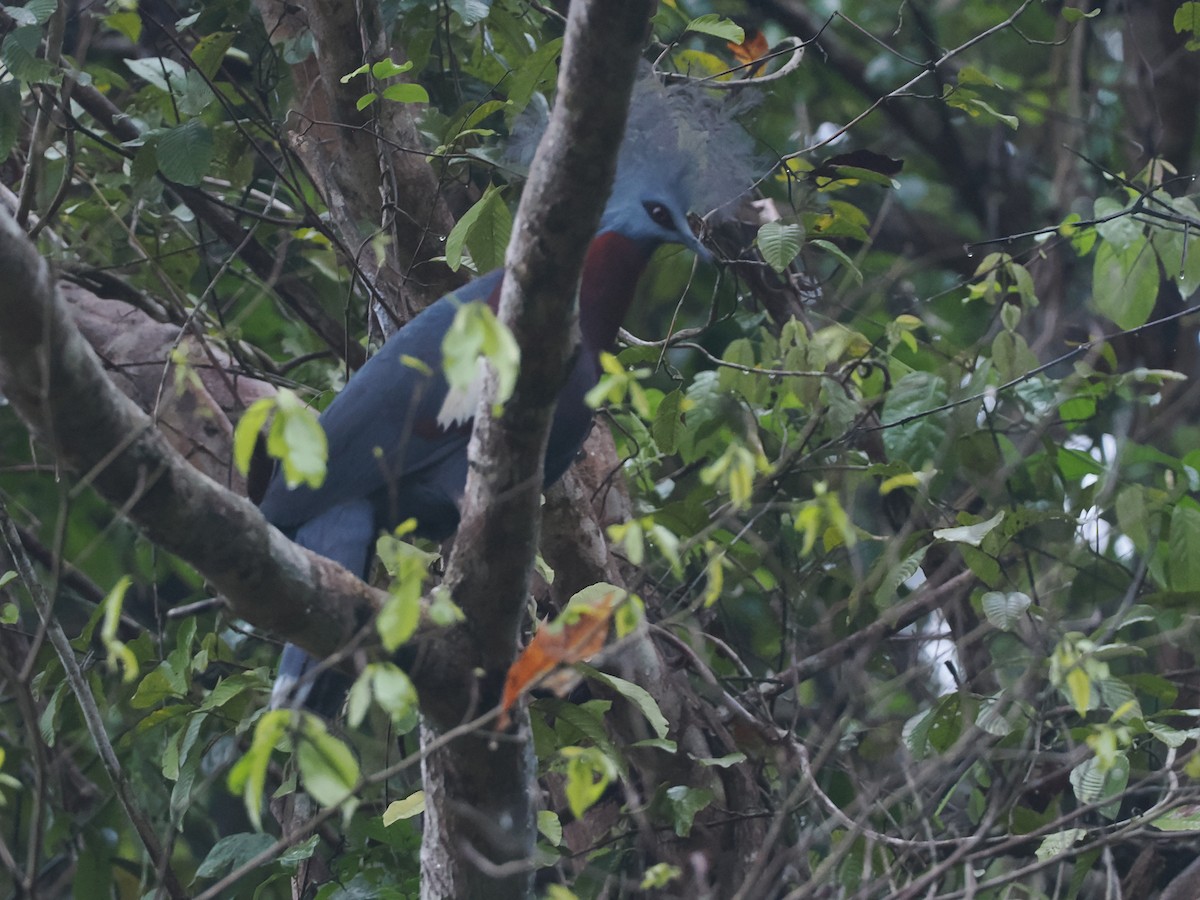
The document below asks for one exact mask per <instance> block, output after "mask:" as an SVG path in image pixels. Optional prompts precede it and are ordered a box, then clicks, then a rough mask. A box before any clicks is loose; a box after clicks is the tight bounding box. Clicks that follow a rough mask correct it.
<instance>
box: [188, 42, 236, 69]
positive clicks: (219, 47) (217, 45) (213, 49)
mask: <svg viewBox="0 0 1200 900" xmlns="http://www.w3.org/2000/svg"><path fill="white" fill-rule="evenodd" d="M236 37H237V34H236V33H235V32H232V31H216V32H213V33H212V34H207V35H205V36H204V37H202V38H201V39H200V40H199V41H198V42H197V43H196V46H195V47H193V48H192V54H191V55H192V62H194V63H195V64H196V68H197V69H199V70H200V71H201V72H203V73H204V75H205V77H207V78H208V79H209V80H210V81H211V80H212V79H214V78H216V77H217V70H218V69H220V68H221V63H222V62H223V61H224V60H225V54H226V53H227V52H228V51H229V48H230V47H232V46H233V40H234V38H236Z"/></svg>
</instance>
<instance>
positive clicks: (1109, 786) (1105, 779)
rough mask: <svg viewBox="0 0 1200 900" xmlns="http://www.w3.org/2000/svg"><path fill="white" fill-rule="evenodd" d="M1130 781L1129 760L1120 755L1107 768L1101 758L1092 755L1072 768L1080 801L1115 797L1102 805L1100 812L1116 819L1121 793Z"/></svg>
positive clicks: (1093, 801)
mask: <svg viewBox="0 0 1200 900" xmlns="http://www.w3.org/2000/svg"><path fill="white" fill-rule="evenodd" d="M1128 783H1129V760H1128V759H1126V758H1125V756H1124V755H1120V756H1118V757H1117V759H1116V760H1115V761H1114V763H1113V765H1112V766H1111V767H1110V768H1108V769H1107V770H1105V769H1104V767H1103V766H1102V765H1101V764H1100V760H1099V759H1098V758H1097V757H1095V756H1091V757H1088V758H1087V759H1085V760H1084V761H1083V762H1081V763H1080V764H1079V765H1077V766H1076V767H1075V768H1074V769H1072V770H1071V787H1072V788H1073V789H1074V792H1075V797H1076V799H1077V800H1079V802H1080V803H1096V802H1098V801H1100V800H1103V799H1105V798H1106V797H1114V798H1116V799H1114V800H1113V802H1112V803H1107V804H1105V805H1103V806H1101V807H1100V814H1101V815H1102V816H1104V817H1105V818H1107V819H1110V820H1111V819H1114V818H1116V815H1117V810H1118V809H1119V808H1120V805H1121V801H1120V794H1121V792H1122V791H1124V790H1125V787H1126V785H1127V784H1128Z"/></svg>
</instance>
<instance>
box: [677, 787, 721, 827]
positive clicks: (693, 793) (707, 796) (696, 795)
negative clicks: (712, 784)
mask: <svg viewBox="0 0 1200 900" xmlns="http://www.w3.org/2000/svg"><path fill="white" fill-rule="evenodd" d="M714 799H716V797H715V795H714V794H713V792H712V791H710V790H709V789H708V788H693V787H688V786H687V785H683V784H677V785H674V786H673V787H669V788H667V800H669V801H670V803H671V812H672V814H673V815H672V818H673V820H674V821H673V824H674V826H675V833H676V834H677V835H678V836H679V837H687V836H688V835H689V834H691V833H692V823H693V822H694V821H695V819H696V813H698V812H700V811H701V810H703V809H705V808H707V807H708V806H710V805H711V804H712V802H713V800H714Z"/></svg>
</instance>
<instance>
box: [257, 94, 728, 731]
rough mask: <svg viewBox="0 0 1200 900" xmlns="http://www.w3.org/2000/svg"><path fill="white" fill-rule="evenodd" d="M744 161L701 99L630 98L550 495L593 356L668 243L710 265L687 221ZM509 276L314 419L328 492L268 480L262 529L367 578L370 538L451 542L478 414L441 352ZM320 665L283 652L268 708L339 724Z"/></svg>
mask: <svg viewBox="0 0 1200 900" xmlns="http://www.w3.org/2000/svg"><path fill="white" fill-rule="evenodd" d="M710 143H711V144H715V145H716V146H715V147H713V146H709V144H710ZM739 150H741V151H742V154H743V156H744V158H745V160H747V161H748V159H749V154H748V153H745V140H744V138H743V137H741V133H740V131H738V130H737V129H736V128H734V127H732V126H731V124H730V122H729V121H728V120H727V119H723V118H722V117H721V116H720V114H719V113H718V112H716V107H715V106H714V105H713V104H712V103H711V101H707V100H705V99H704V98H703V96H702V95H700V94H698V93H697V92H692V91H681V90H673V89H664V88H662V87H661V86H659V85H657V84H656V83H653V82H647V83H644V84H643V85H640V86H639V88H638V89H637V91H635V96H634V101H633V105H632V107H631V110H630V119H629V124H628V126H627V131H626V137H625V143H624V144H623V145H622V149H621V154H620V157H619V159H618V167H617V175H616V180H615V181H614V184H613V190H612V194H611V196H610V199H609V201H608V204H607V206H606V207H605V211H604V214H603V217H602V219H601V223H600V228H599V230H598V232H597V234H596V237H595V238H594V239H593V240H592V242H591V244H590V246H589V248H588V252H587V255H586V257H585V260H584V266H583V273H582V277H581V281H580V291H579V315H580V332H581V336H582V346H581V348H580V352H579V354H578V356H577V358H576V361H575V364H574V367H573V369H572V371H571V373H570V376H569V378H568V381H567V383H566V384H565V385H564V387H563V388H562V390H561V391H560V392H559V395H558V402H557V406H556V409H555V415H554V420H553V424H552V426H551V431H550V437H549V444H548V447H547V451H546V459H545V483H546V485H550V484H552V483H553V482H555V481H557V480H558V479H559V478H560V477H561V476H562V475H563V473H564V472H565V471H566V470H567V467H568V466H569V465H570V464H571V461H572V460H573V459H574V457H575V455H576V454H577V453H578V451H579V447H580V445H581V444H582V443H583V441H584V438H586V436H587V433H588V430H589V429H590V427H591V421H592V413H591V409H590V408H589V407H588V406H587V404H586V402H585V396H586V394H587V392H588V391H589V390H590V389H591V388H592V387H593V386H594V385H595V384H596V382H597V379H598V378H599V374H600V371H599V354H600V352H601V351H603V350H606V349H608V348H609V347H610V346H611V345H612V344H613V342H614V341H615V339H616V334H617V330H618V328H619V327H620V325H621V322H622V320H623V319H624V317H625V314H626V312H627V311H628V309H629V304H630V302H631V301H632V299H633V295H634V291H635V289H636V287H637V281H638V279H639V277H640V276H641V273H642V271H643V270H644V269H645V266H646V263H647V262H648V261H649V259H650V255H651V253H653V252H654V250H655V249H656V248H657V247H658V246H659V245H661V244H663V243H678V244H683V245H684V246H686V247H689V248H691V249H692V250H694V251H695V252H696V253H697V254H699V255H700V256H701V257H702V258H707V257H708V254H707V252H706V251H705V250H704V248H703V246H702V245H701V244H700V242H699V241H698V240H697V239H696V237H695V236H694V235H693V233H692V231H691V228H690V226H689V224H688V219H687V214H688V212H689V210H691V209H693V208H696V207H697V206H700V205H701V204H703V207H702V208H704V209H707V208H709V207H710V206H716V205H719V202H723V201H727V200H729V199H731V198H732V197H734V196H736V195H737V194H738V193H740V192H741V190H743V189H744V187H745V185H746V184H747V180H746V179H745V177H744V175H743V173H744V171H745V168H744V166H745V161H744V162H743V168H741V169H738V168H737V167H735V166H733V165H732V163H731V162H730V161H731V160H732V159H733V156H732V154H735V153H737V152H738V151H739ZM720 166H723V167H724V171H718V170H717V169H718V168H719V167H720ZM718 201H719V202H718ZM503 277H504V273H503V270H497V271H494V272H489V273H488V274H486V275H483V276H482V277H480V278H478V279H476V280H475V281H473V282H471V283H470V284H468V285H466V286H465V287H463V288H461V289H460V290H458V291H456V292H454V293H453V294H451V295H449V296H446V297H443V298H442V299H440V300H438V301H437V302H436V303H434V304H433V305H431V306H430V307H429V308H428V309H426V310H424V311H423V312H421V313H420V314H419V315H418V316H416V317H415V318H414V319H413V320H412V321H411V322H409V323H408V325H406V326H405V327H404V328H402V329H400V330H399V331H397V332H396V333H395V334H394V335H392V337H391V338H390V339H389V340H388V341H387V342H386V343H385V344H384V345H383V347H382V348H381V349H380V350H379V352H378V353H376V354H375V356H373V357H372V358H371V359H370V360H369V361H368V362H367V363H366V365H364V366H363V367H362V369H360V370H359V371H358V372H357V373H356V374H355V375H354V377H352V378H351V379H350V381H349V382H348V383H347V385H346V387H345V389H344V390H343V391H342V392H341V393H340V394H339V395H338V396H337V397H336V398H335V399H334V401H333V403H331V404H330V406H329V408H328V409H326V410H325V412H324V414H323V415H322V416H321V419H320V421H321V425H322V427H323V428H324V429H325V434H326V437H327V438H328V442H329V459H328V467H327V474H326V478H325V481H324V483H323V484H322V485H321V486H320V487H319V488H316V489H311V488H307V487H298V488H295V489H288V487H287V486H286V484H285V483H284V480H283V477H282V475H281V473H279V472H276V473H275V475H274V477H273V478H272V480H271V482H270V484H269V485H268V487H267V490H266V493H265V495H264V497H263V500H262V502H261V504H260V506H261V509H262V512H263V514H264V515H265V516H266V518H267V520H268V521H269V522H271V523H272V524H273V525H275V526H277V527H279V528H280V529H282V530H283V531H284V532H285V533H287V534H288V535H290V536H291V537H292V538H293V539H294V540H295V541H296V542H297V543H299V544H301V545H303V546H305V547H307V548H309V549H310V550H313V551H314V552H316V553H320V554H322V555H323V556H327V557H329V558H330V559H333V560H335V561H336V562H339V563H341V564H342V565H343V566H344V567H346V568H347V569H349V570H350V571H351V572H354V573H356V574H357V575H359V576H360V577H363V578H365V577H366V576H367V574H368V569H369V566H370V561H371V553H372V550H373V548H374V542H375V538H376V536H377V534H378V533H379V532H380V531H381V530H383V529H385V528H393V527H395V526H396V525H397V524H399V523H400V522H402V521H404V520H406V519H408V518H414V519H416V521H417V529H416V534H417V535H418V536H422V537H428V538H432V539H434V540H441V539H444V538H446V537H449V536H450V535H451V534H453V533H454V530H455V529H456V528H457V527H458V520H459V507H458V504H459V502H460V501H461V499H462V493H463V488H464V486H465V484H466V477H467V443H468V441H469V439H470V434H471V427H472V419H471V418H470V416H471V415H472V414H473V404H472V405H471V408H470V410H465V409H463V410H456V411H454V412H451V410H450V407H451V405H452V404H448V403H447V394H448V392H449V388H448V385H447V382H446V379H445V377H444V375H443V373H442V340H443V338H444V337H445V335H446V332H447V331H448V330H449V328H450V326H451V324H452V322H453V321H454V317H455V314H456V311H457V309H458V307H459V305H460V304H462V303H465V302H471V301H483V302H487V303H489V304H491V305H492V307H493V309H494V308H495V306H496V303H497V301H498V298H499V292H500V286H501V281H502V279H503ZM564 302H567V301H566V299H565V298H564ZM412 359H415V360H418V361H419V363H417V364H413V362H412V361H411V360H412ZM314 665H315V660H313V658H312V657H310V656H309V655H308V654H307V653H305V652H304V651H303V650H300V649H299V648H298V647H295V646H293V645H291V644H289V645H288V646H287V647H286V648H285V650H284V654H283V657H282V659H281V661H280V669H279V675H278V679H277V681H276V684H275V689H274V690H273V691H272V704H273V705H277V706H278V705H292V704H301V703H305V702H306V701H307V702H308V704H309V705H310V706H316V707H317V708H318V711H320V712H324V713H326V714H331V713H333V712H335V711H336V705H337V704H340V702H341V696H340V693H338V692H337V691H335V692H333V695H332V698H330V697H326V698H325V699H324V701H322V702H320V703H318V702H316V700H317V698H316V696H315V695H314V696H313V697H310V696H309V692H310V690H311V688H312V684H311V682H312V680H313V679H311V678H309V677H306V673H308V672H309V671H310V670H311V669H312V668H313V666H314ZM321 707H324V708H321Z"/></svg>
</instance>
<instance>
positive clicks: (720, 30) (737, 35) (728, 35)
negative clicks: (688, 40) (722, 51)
mask: <svg viewBox="0 0 1200 900" xmlns="http://www.w3.org/2000/svg"><path fill="white" fill-rule="evenodd" d="M686 30H687V31H693V32H696V33H697V34H711V35H712V36H713V37H719V38H721V39H722V40H726V41H729V42H730V43H733V44H744V43H745V42H746V30H745V29H744V28H742V26H741V25H738V24H737V23H736V22H733V21H731V20H729V19H726V18H723V17H722V16H718V15H717V14H715V13H709V14H708V15H704V16H697V17H696V18H694V19H692V21H690V22H688V24H687V29H686Z"/></svg>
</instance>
